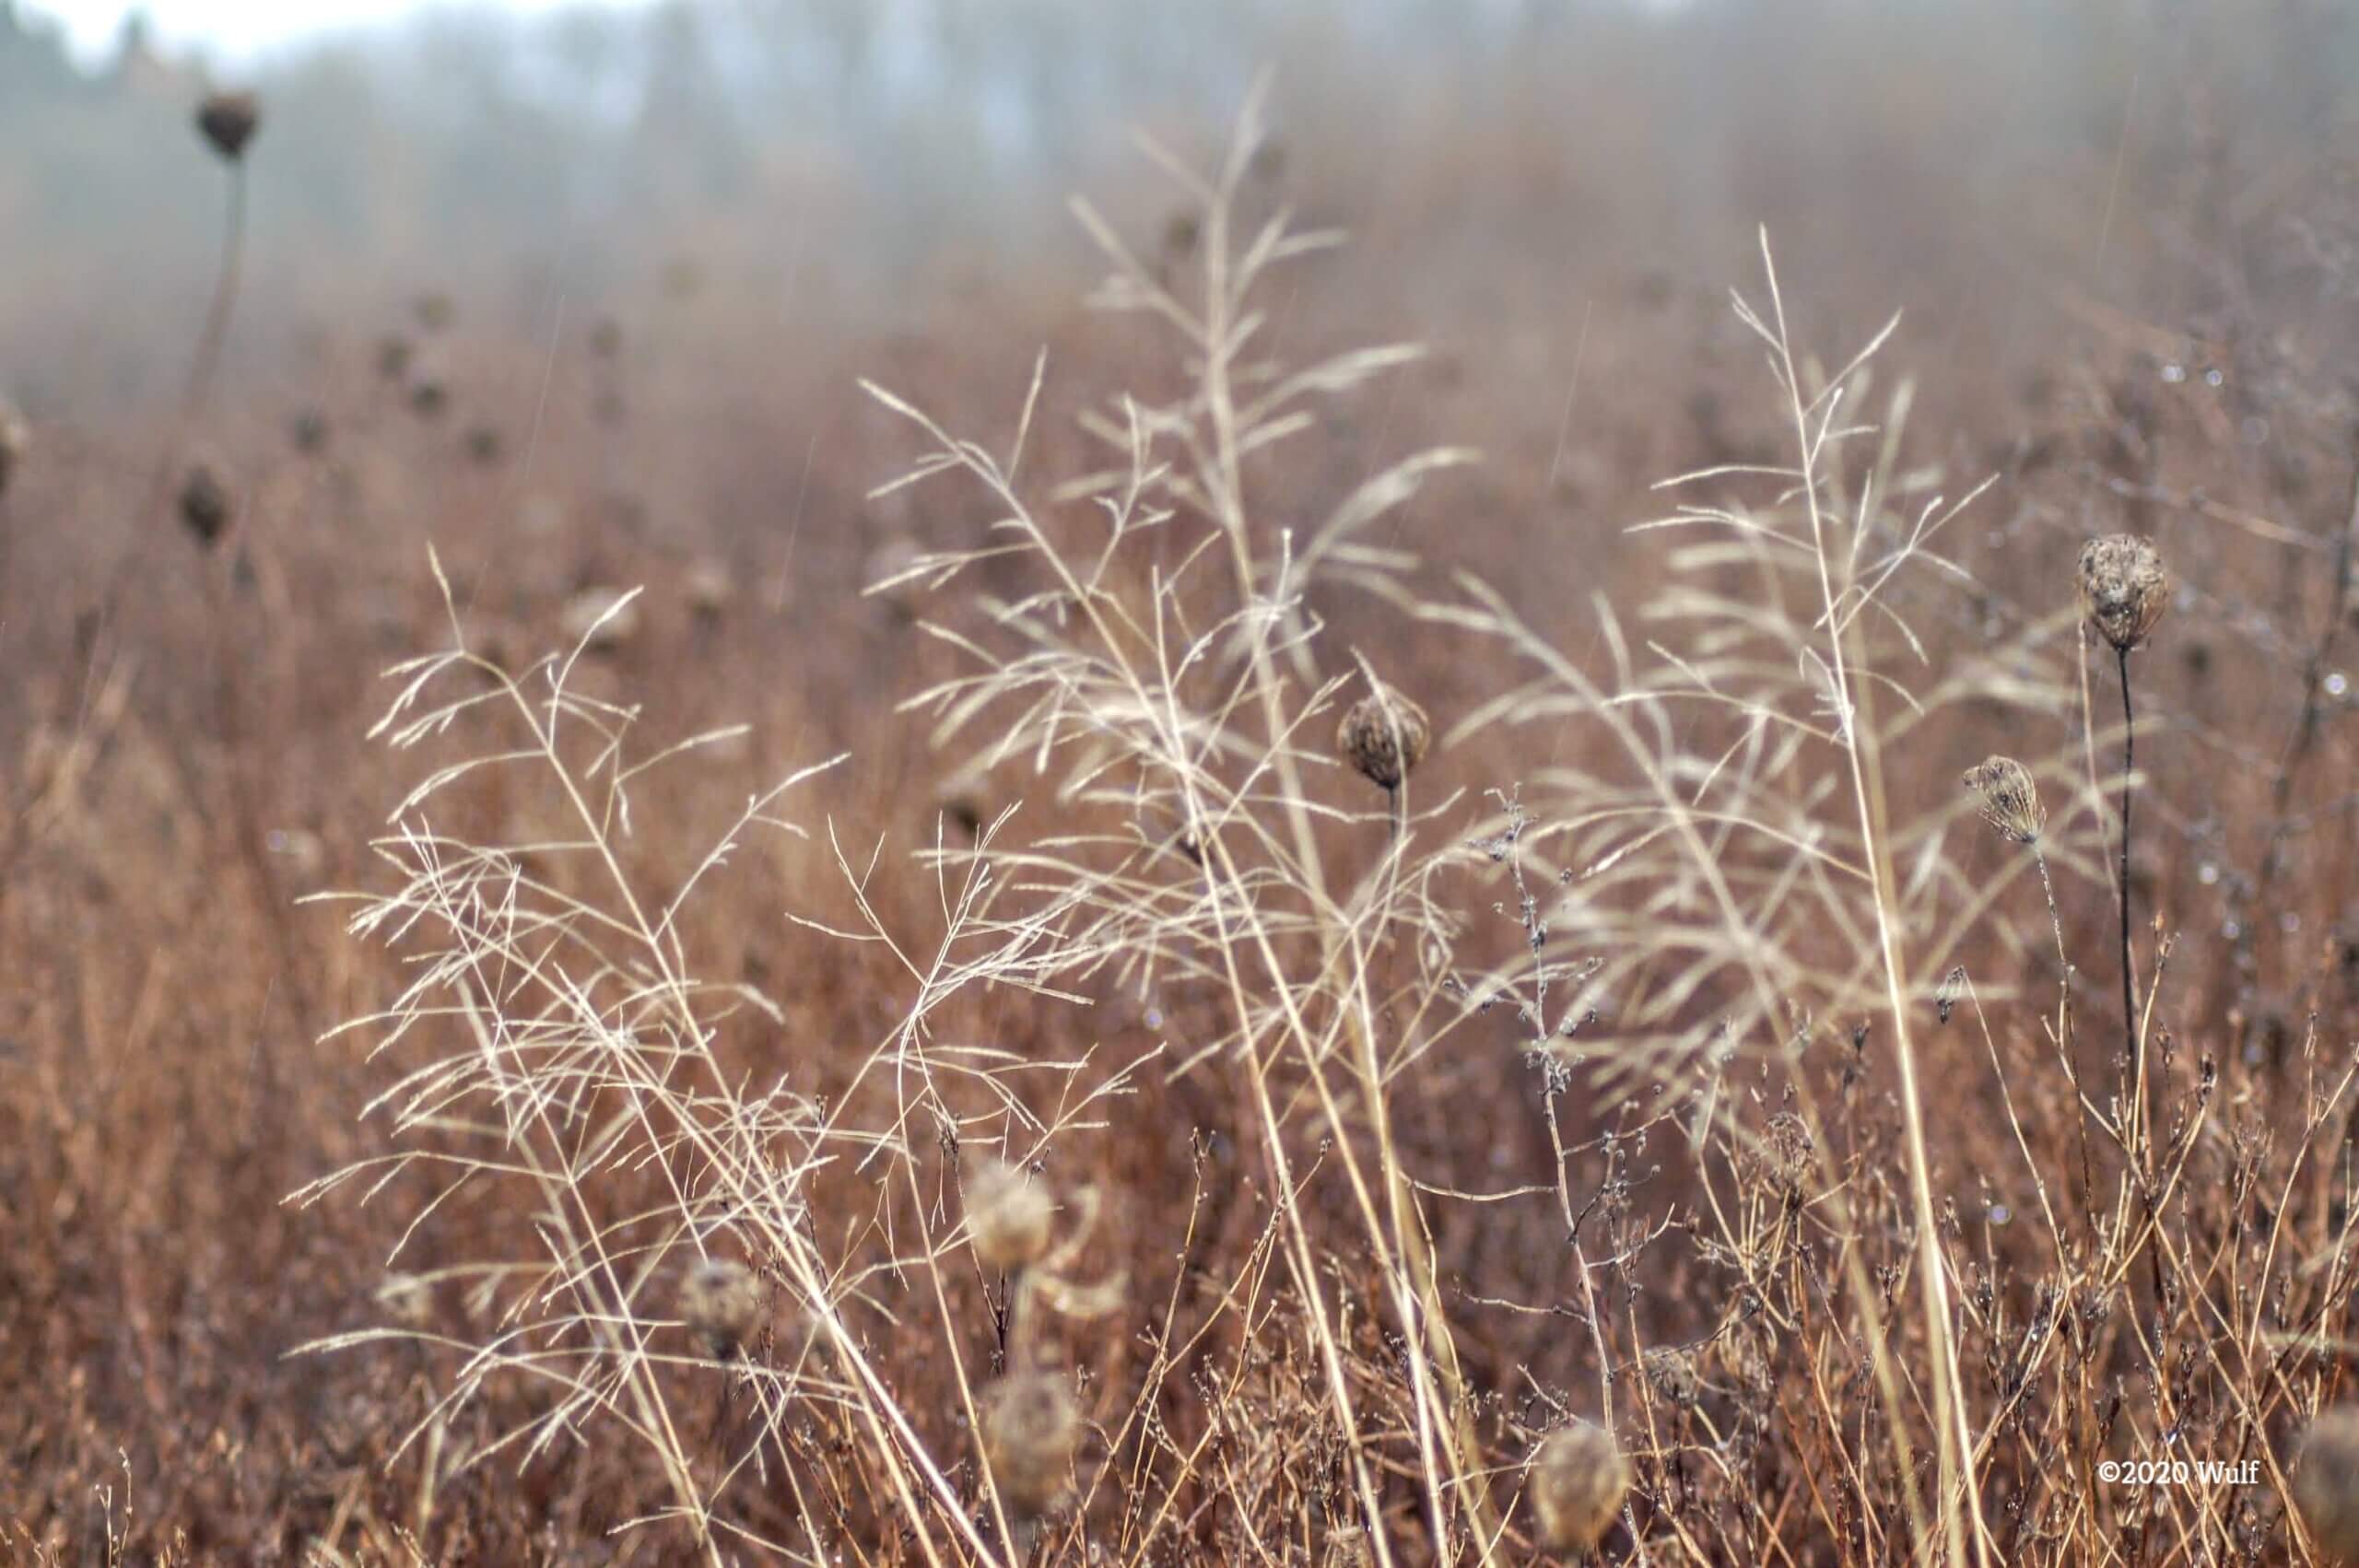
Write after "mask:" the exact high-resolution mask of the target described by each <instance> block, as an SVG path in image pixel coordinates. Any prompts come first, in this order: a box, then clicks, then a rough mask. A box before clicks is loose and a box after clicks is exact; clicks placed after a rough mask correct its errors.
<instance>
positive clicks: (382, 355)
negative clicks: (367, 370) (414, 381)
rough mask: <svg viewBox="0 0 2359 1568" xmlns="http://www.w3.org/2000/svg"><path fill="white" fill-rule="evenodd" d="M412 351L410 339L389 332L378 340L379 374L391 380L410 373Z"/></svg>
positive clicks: (396, 379) (399, 378)
mask: <svg viewBox="0 0 2359 1568" xmlns="http://www.w3.org/2000/svg"><path fill="white" fill-rule="evenodd" d="M411 352H412V351H411V348H410V344H409V339H407V338H405V337H404V336H403V335H402V334H401V333H386V334H385V335H384V336H383V337H381V338H379V339H378V340H377V374H379V375H381V376H382V377H384V378H385V380H389V381H398V380H401V379H402V378H403V377H404V376H406V375H408V374H409V361H410V354H411Z"/></svg>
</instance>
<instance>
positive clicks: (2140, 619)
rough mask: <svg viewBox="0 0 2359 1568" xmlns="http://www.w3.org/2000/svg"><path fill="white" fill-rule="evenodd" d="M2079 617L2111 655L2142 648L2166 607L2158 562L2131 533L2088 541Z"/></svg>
mask: <svg viewBox="0 0 2359 1568" xmlns="http://www.w3.org/2000/svg"><path fill="white" fill-rule="evenodd" d="M2080 593H2081V613H2082V614H2084V615H2086V616H2087V617H2088V618H2089V624H2090V625H2091V626H2095V627H2096V629H2097V632H2098V635H2099V636H2101V637H2103V638H2105V639H2106V641H2107V642H2109V643H2111V644H2112V645H2113V647H2114V649H2115V651H2117V652H2120V653H2128V652H2129V651H2130V650H2131V649H2135V648H2138V647H2141V646H2142V645H2143V644H2144V642H2145V640H2146V638H2148V637H2149V636H2151V635H2152V634H2153V632H2154V624H2155V623H2156V622H2158V621H2160V620H2161V619H2162V618H2163V611H2164V610H2165V608H2166V607H2167V606H2168V605H2169V603H2170V593H2171V583H2170V574H2169V573H2168V572H2167V571H2165V570H2164V568H2163V557H2162V556H2161V554H2160V553H2159V552H2157V551H2156V550H2155V548H2154V545H2153V544H2152V543H2150V542H2149V541H2147V540H2144V539H2141V538H2139V537H2138V536H2137V535H2136V534H2134V533H2112V534H2107V535H2106V536H2105V537H2104V538H2102V539H2092V540H2090V541H2089V542H2088V544H2086V545H2085V546H2083V549H2082V551H2081V566H2080Z"/></svg>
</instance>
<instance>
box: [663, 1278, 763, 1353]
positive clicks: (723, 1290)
mask: <svg viewBox="0 0 2359 1568" xmlns="http://www.w3.org/2000/svg"><path fill="white" fill-rule="evenodd" d="M761 1310H762V1282H761V1281H759V1280H757V1279H756V1278H755V1277H754V1271H753V1270H751V1269H748V1268H746V1267H745V1265H744V1264H743V1263H740V1262H738V1261H737V1260H736V1259H735V1258H706V1259H705V1260H704V1261H703V1262H701V1263H698V1265H697V1266H696V1267H694V1268H693V1269H690V1270H688V1271H687V1276H686V1277H685V1278H683V1279H682V1280H681V1281H680V1316H682V1317H684V1318H686V1319H687V1324H688V1327H689V1328H692V1329H694V1330H695V1331H696V1335H697V1338H698V1339H699V1340H703V1341H704V1345H705V1349H707V1350H709V1351H710V1352H712V1353H713V1354H714V1355H715V1356H717V1357H719V1358H721V1359H722V1360H724V1361H725V1360H727V1359H728V1358H729V1357H730V1356H732V1355H734V1354H735V1353H736V1351H737V1347H738V1346H740V1345H742V1344H744V1343H745V1340H746V1338H747V1336H749V1335H751V1334H752V1333H753V1331H754V1320H755V1319H756V1318H757V1317H758V1316H760V1315H761Z"/></svg>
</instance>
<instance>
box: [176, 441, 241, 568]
mask: <svg viewBox="0 0 2359 1568" xmlns="http://www.w3.org/2000/svg"><path fill="white" fill-rule="evenodd" d="M231 510H232V509H231V506H230V502H229V486H226V485H224V484H222V483H221V477H220V475H219V474H216V473H214V472H213V468H212V465H211V464H209V463H206V462H193V463H191V464H189V469H188V477H187V478H185V479H183V480H182V481H181V521H182V522H184V523H186V524H187V525H188V531H189V532H191V533H194V534H195V535H196V542H197V543H198V544H202V545H204V546H205V547H206V548H207V549H210V548H212V547H213V545H214V544H216V543H217V542H218V541H219V539H220V537H221V535H222V534H224V533H226V532H229V521H230V515H231Z"/></svg>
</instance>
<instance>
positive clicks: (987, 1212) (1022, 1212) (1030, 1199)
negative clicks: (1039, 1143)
mask: <svg viewBox="0 0 2359 1568" xmlns="http://www.w3.org/2000/svg"><path fill="white" fill-rule="evenodd" d="M966 1190H967V1236H968V1241H969V1242H970V1243H971V1244H972V1245H973V1246H974V1248H975V1260H976V1261H977V1262H979V1263H980V1264H981V1265H982V1266H983V1267H984V1268H986V1269H991V1270H997V1271H999V1272H1001V1273H1013V1272H1015V1270H1019V1269H1026V1268H1029V1267H1030V1266H1031V1265H1033V1264H1035V1263H1038V1262H1039V1260H1040V1258H1042V1257H1043V1256H1044V1255H1045V1254H1046V1253H1047V1252H1048V1250H1049V1232H1050V1224H1051V1222H1053V1221H1054V1219H1055V1218H1056V1212H1057V1205H1056V1201H1055V1199H1052V1198H1050V1196H1049V1189H1048V1187H1047V1186H1046V1184H1044V1183H1041V1182H1036V1181H1034V1180H1032V1179H1031V1178H1030V1176H1027V1174H1026V1173H1025V1172H1024V1171H1022V1170H1020V1169H1018V1168H1017V1167H1016V1166H1015V1165H1011V1164H1008V1163H1007V1162H1006V1161H1005V1160H1001V1159H993V1158H988V1157H987V1158H983V1159H980V1160H977V1161H976V1162H974V1164H972V1165H970V1166H969V1167H968V1171H967V1178H966Z"/></svg>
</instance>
